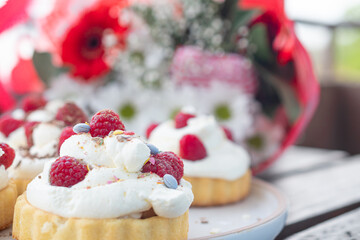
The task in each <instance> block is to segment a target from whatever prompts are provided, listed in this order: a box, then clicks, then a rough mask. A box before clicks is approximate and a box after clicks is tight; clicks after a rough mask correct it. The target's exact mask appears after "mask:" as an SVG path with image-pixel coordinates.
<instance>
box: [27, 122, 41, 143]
mask: <svg viewBox="0 0 360 240" xmlns="http://www.w3.org/2000/svg"><path fill="white" fill-rule="evenodd" d="M38 124H39V122H27V123H25V124H24V129H25V136H26V140H27V144H28V147H31V146H32V145H34V142H33V138H32V134H33V131H34V129H35V127H36V126H37V125H38Z"/></svg>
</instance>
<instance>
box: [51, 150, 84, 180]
mask: <svg viewBox="0 0 360 240" xmlns="http://www.w3.org/2000/svg"><path fill="white" fill-rule="evenodd" d="M88 172H89V170H88V168H87V166H86V164H85V163H82V162H80V161H78V160H77V159H76V158H73V157H69V156H63V157H59V158H58V159H56V161H55V162H54V163H53V164H52V165H51V169H50V184H51V185H53V186H59V187H71V186H73V185H75V184H77V183H78V182H81V181H82V180H84V179H85V176H86V174H88Z"/></svg>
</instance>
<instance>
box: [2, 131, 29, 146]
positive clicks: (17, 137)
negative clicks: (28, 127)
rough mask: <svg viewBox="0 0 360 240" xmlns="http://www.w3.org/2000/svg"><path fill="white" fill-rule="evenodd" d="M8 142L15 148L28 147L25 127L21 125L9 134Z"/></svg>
mask: <svg viewBox="0 0 360 240" xmlns="http://www.w3.org/2000/svg"><path fill="white" fill-rule="evenodd" d="M7 143H8V144H9V145H10V146H11V147H12V148H14V149H19V148H25V147H27V140H26V135H25V128H24V127H19V128H18V129H16V130H15V131H13V132H12V133H10V134H9V136H8V139H7Z"/></svg>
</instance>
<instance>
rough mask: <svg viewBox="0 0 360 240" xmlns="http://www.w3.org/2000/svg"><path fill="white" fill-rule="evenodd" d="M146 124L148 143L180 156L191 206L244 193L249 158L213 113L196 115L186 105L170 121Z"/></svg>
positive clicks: (237, 197)
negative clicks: (191, 201) (191, 197)
mask: <svg viewBox="0 0 360 240" xmlns="http://www.w3.org/2000/svg"><path fill="white" fill-rule="evenodd" d="M150 127H151V128H150V130H152V131H150V130H149V131H148V134H149V142H150V143H151V144H154V145H156V146H157V147H159V149H160V150H162V151H172V152H174V153H175V154H178V155H179V156H180V157H181V158H182V160H183V162H184V178H185V179H187V180H188V181H189V182H190V183H191V184H192V187H193V193H194V196H195V198H194V202H193V205H194V206H214V205H222V204H228V203H232V202H236V201H239V200H241V199H243V198H245V197H246V196H247V195H248V193H249V190H250V181H251V172H250V169H249V166H250V157H249V155H248V153H247V152H246V151H245V150H244V149H243V148H242V147H241V146H240V145H237V144H235V143H234V142H232V141H231V133H230V132H229V130H227V129H226V128H224V127H221V126H220V125H219V124H218V123H217V122H216V120H215V118H214V117H213V116H206V115H197V114H196V113H195V111H194V110H193V109H191V108H187V109H183V110H182V111H181V112H180V113H178V114H177V115H176V116H175V119H174V120H168V121H166V122H164V123H162V124H160V125H158V126H154V125H152V126H150Z"/></svg>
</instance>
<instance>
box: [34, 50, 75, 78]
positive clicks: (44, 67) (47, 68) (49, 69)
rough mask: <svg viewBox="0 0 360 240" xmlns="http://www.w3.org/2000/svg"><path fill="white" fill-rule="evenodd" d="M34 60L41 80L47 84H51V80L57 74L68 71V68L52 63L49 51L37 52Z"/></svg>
mask: <svg viewBox="0 0 360 240" xmlns="http://www.w3.org/2000/svg"><path fill="white" fill-rule="evenodd" d="M32 60H33V64H34V67H35V70H36V72H37V74H38V75H39V77H40V78H41V80H42V81H43V82H44V83H45V84H47V85H49V83H50V81H51V80H52V79H53V78H54V77H55V76H57V75H59V74H61V73H64V72H67V71H68V69H67V68H58V67H55V66H54V65H53V64H52V58H51V54H50V53H47V52H44V53H39V52H35V53H34V55H33V58H32Z"/></svg>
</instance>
